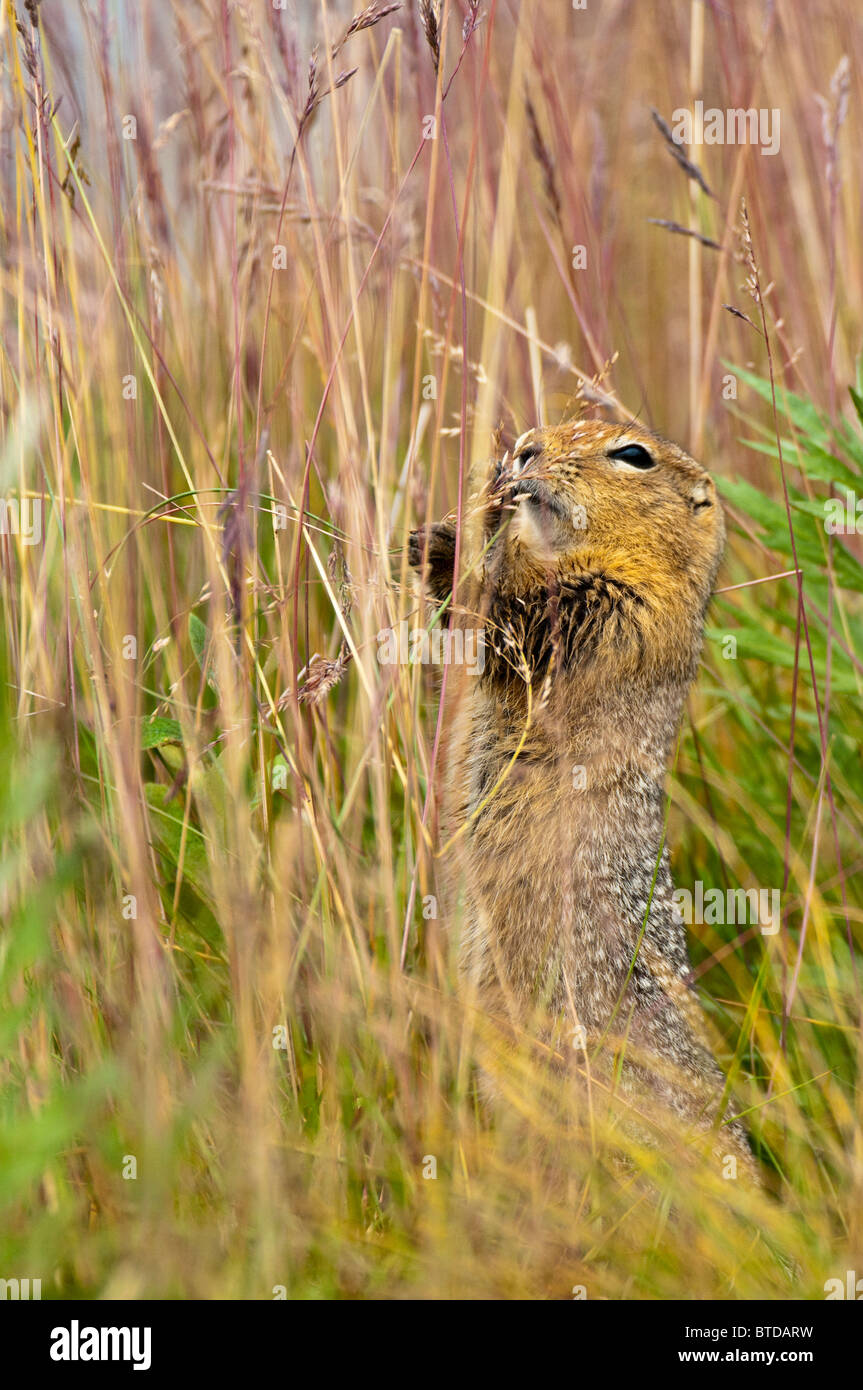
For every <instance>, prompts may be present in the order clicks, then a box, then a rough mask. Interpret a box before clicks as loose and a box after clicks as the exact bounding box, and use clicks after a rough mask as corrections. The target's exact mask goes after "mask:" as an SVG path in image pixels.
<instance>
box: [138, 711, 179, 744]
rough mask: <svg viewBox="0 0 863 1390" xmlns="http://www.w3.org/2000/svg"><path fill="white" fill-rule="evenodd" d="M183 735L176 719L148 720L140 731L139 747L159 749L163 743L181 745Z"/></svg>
mask: <svg viewBox="0 0 863 1390" xmlns="http://www.w3.org/2000/svg"><path fill="white" fill-rule="evenodd" d="M182 742H183V734H182V731H181V729H180V725H179V724H178V723H177V720H176V719H163V718H162V717H161V716H157V717H156V718H155V719H151V720H149V722H148V723H146V724H145V725H144V728H143V729H142V731H141V747H142V749H147V748H160V747H161V745H162V744H163V743H182Z"/></svg>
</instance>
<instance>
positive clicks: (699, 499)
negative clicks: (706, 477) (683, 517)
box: [689, 482, 713, 512]
mask: <svg viewBox="0 0 863 1390" xmlns="http://www.w3.org/2000/svg"><path fill="white" fill-rule="evenodd" d="M689 501H690V505H691V507H692V510H693V511H694V512H700V511H702V510H703V508H704V507H712V506H713V498H712V497H711V496H710V488H709V487H708V486H707V483H704V482H700V483H696V484H695V487H694V488H693V489H692V491H691V492H690V494H689Z"/></svg>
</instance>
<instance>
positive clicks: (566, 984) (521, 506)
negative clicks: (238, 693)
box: [409, 420, 754, 1173]
mask: <svg viewBox="0 0 863 1390" xmlns="http://www.w3.org/2000/svg"><path fill="white" fill-rule="evenodd" d="M478 515H479V517H480V522H479V524H478V525H477V526H476V527H475V529H474V533H473V534H471V532H470V531H469V530H468V531H467V533H466V541H465V545H464V547H463V549H462V556H463V559H462V560H461V562H460V564H459V571H460V576H464V577H463V578H460V579H459V581H458V584H457V590H456V598H455V602H454V604H453V610H454V613H455V614H456V616H455V617H454V618H453V622H454V623H455V624H458V625H461V626H463V627H466V628H470V627H476V628H477V630H478V631H479V632H480V633H481V635H482V639H483V656H484V665H483V669H482V671H481V674H479V675H472V674H470V673H467V672H461V673H459V672H457V671H456V672H451V677H452V678H453V687H454V688H453V693H452V695H451V696H448V702H450V700H451V708H452V710H453V725H452V727H451V729H450V731H449V739H448V749H447V756H446V792H445V797H444V803H445V804H444V813H445V823H446V824H447V828H448V831H449V832H450V833H451V835H452V837H453V838H454V840H455V841H456V849H457V855H456V862H457V864H458V874H459V878H460V880H461V881H462V885H463V910H462V914H461V923H460V930H461V945H460V956H461V969H462V973H463V977H464V980H465V982H466V984H467V986H468V987H469V989H470V991H471V995H472V998H473V999H474V1000H475V1001H476V1002H477V1003H478V1004H479V1006H480V1007H481V1008H482V1009H483V1010H484V1011H486V1012H487V1013H488V1014H489V1015H490V1016H492V1017H494V1018H496V1019H498V1020H500V1021H502V1022H506V1021H507V1020H508V1021H509V1023H510V1024H511V1025H512V1026H514V1027H515V1028H516V1029H517V1030H518V1031H519V1032H521V1033H522V1034H523V1033H524V1031H526V1030H527V1031H529V1030H536V1029H537V1028H539V1029H540V1030H541V1031H543V1030H544V1035H545V1036H546V1037H549V1036H554V1038H555V1039H557V1040H561V1039H565V1038H566V1037H568V1038H569V1040H570V1042H571V1043H572V1046H573V1047H574V1049H575V1052H576V1054H581V1055H583V1057H584V1058H585V1059H586V1058H587V1057H591V1058H592V1059H593V1063H594V1065H597V1057H598V1053H599V1051H601V1050H603V1049H604V1051H605V1053H606V1054H607V1055H608V1056H610V1057H611V1058H612V1059H613V1060H612V1062H610V1064H609V1070H608V1073H607V1074H608V1075H611V1074H614V1076H615V1077H616V1078H617V1079H618V1081H619V1082H620V1084H622V1087H623V1089H624V1090H629V1091H630V1093H632V1092H635V1093H636V1094H641V1095H642V1097H643V1096H645V1095H646V1096H648V1097H649V1098H650V1099H651V1100H652V1101H655V1099H657V1098H661V1100H662V1101H663V1102H664V1104H666V1105H667V1106H668V1107H669V1108H670V1110H671V1111H673V1112H676V1115H677V1116H678V1117H679V1118H682V1119H683V1120H684V1121H685V1122H687V1123H690V1122H691V1123H692V1126H693V1129H694V1131H695V1133H696V1134H698V1133H699V1132H700V1131H705V1132H706V1131H708V1130H710V1129H711V1127H713V1126H715V1124H716V1123H717V1120H718V1118H719V1116H718V1107H719V1102H720V1097H721V1095H722V1092H723V1085H724V1081H723V1075H722V1073H721V1071H720V1069H719V1067H718V1066H717V1064H716V1061H715V1060H714V1057H713V1055H712V1051H711V1047H710V1042H709V1036H708V1031H707V1027H706V1019H705V1017H704V1015H703V1012H702V1010H701V1008H700V1005H699V1003H698V1001H697V999H696V997H695V995H694V993H693V990H692V973H691V965H690V961H689V956H688V951H687V945H686V934H685V928H684V925H683V922H682V920H681V919H680V917H679V915H678V914H677V913H676V911H675V907H674V902H673V885H672V879H671V871H670V867H669V855H668V848H667V845H666V843H665V835H664V826H665V821H666V806H667V792H666V788H665V786H664V782H665V778H666V773H667V770H668V767H669V764H670V761H671V759H672V757H673V754H674V749H675V745H676V739H677V734H678V729H679V726H680V722H681V717H682V712H683V705H684V701H685V699H686V695H687V692H688V690H689V688H690V686H691V684H692V681H693V679H694V677H695V673H696V668H697V665H698V660H699V654H700V651H701V644H702V634H703V626H704V616H705V610H706V608H707V604H708V601H709V599H710V595H711V592H712V589H713V585H714V581H715V578H716V573H717V569H718V567H719V563H720V559H721V556H722V552H723V548H724V543H725V526H724V521H723V517H722V511H721V508H720V505H719V501H718V498H717V494H716V488H715V486H714V484H713V482H712V480H711V478H710V477H709V475H708V474H707V473H706V472H705V470H704V469H703V468H702V467H701V466H700V465H699V464H698V463H696V462H695V460H694V459H692V458H690V457H689V456H688V455H687V454H686V453H684V451H683V450H682V449H680V448H678V447H677V446H676V445H674V444H671V443H669V442H667V441H666V440H664V439H660V438H659V437H657V436H656V435H654V434H652V433H650V432H648V431H647V430H645V429H643V428H641V427H639V426H636V425H633V424H629V425H619V424H610V423H605V422H598V421H585V420H580V421H576V422H574V423H569V424H565V425H561V426H558V427H553V428H542V429H536V430H531V431H529V432H528V433H527V434H524V435H522V437H521V438H520V439H519V440H518V441H517V443H516V445H515V447H514V449H513V452H512V457H510V455H509V453H507V454H506V455H505V456H504V458H503V459H502V460H500V461H497V462H495V463H494V465H493V466H492V468H491V471H490V476H489V478H488V480H487V482H486V484H485V486H484V488H483V491H482V494H481V496H480V498H479V511H478ZM455 537H456V532H455V525H454V523H453V522H452V521H443V522H440V523H436V524H434V525H432V526H427V527H422V528H420V529H419V530H418V531H415V532H413V533H412V536H411V539H410V553H409V558H410V561H411V563H412V565H413V566H414V567H415V568H417V569H418V570H419V571H420V572H421V573H422V574H423V576H424V580H425V585H426V588H427V592H428V594H429V596H430V597H431V599H432V600H433V601H434V602H435V603H437V604H441V603H443V602H444V600H445V599H446V598H447V596H448V595H449V594H450V591H451V589H452V584H453V561H454V552H455ZM454 854H455V851H454ZM453 872H455V870H453ZM563 1051H564V1053H566V1051H567V1049H566V1046H565V1045H563ZM654 1108H655V1107H654ZM713 1151H714V1153H716V1154H721V1153H722V1152H724V1151H726V1152H730V1153H733V1154H735V1155H736V1156H737V1157H742V1159H743V1162H744V1167H745V1168H746V1169H747V1170H748V1171H749V1172H750V1173H752V1172H754V1165H753V1161H752V1157H751V1151H750V1149H749V1145H748V1140H747V1137H746V1134H745V1131H744V1130H743V1127H742V1126H741V1125H740V1124H739V1123H738V1122H732V1123H731V1124H727V1123H726V1124H725V1125H724V1127H723V1128H722V1130H721V1138H720V1136H719V1135H718V1134H717V1135H715V1136H714V1140H713Z"/></svg>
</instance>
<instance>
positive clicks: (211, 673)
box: [189, 613, 219, 694]
mask: <svg viewBox="0 0 863 1390" xmlns="http://www.w3.org/2000/svg"><path fill="white" fill-rule="evenodd" d="M189 641H190V642H191V644H192V651H193V652H194V653H195V660H196V661H197V663H198V665H199V666H200V668H201V670H202V671H203V669H204V658H205V657H206V653H207V643H208V641H209V635H208V633H207V625H206V623H203V622H201V619H200V618H199V617H198V615H197V613H190V614H189ZM207 685H208V686H209V687H210V689H211V690H214V691H215V692H216V694H218V693H219V685H218V682H217V680H216V672H215V670H214V668H213V663H212V662H210V664H209V665H208V667H207Z"/></svg>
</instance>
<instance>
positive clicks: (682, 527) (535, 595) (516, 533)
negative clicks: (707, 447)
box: [487, 421, 725, 674]
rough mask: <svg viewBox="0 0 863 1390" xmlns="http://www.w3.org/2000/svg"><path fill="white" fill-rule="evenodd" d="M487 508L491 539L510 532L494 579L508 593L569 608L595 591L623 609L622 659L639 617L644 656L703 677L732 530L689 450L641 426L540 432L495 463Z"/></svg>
mask: <svg viewBox="0 0 863 1390" xmlns="http://www.w3.org/2000/svg"><path fill="white" fill-rule="evenodd" d="M488 503H489V507H488V512H487V537H491V535H493V534H494V533H495V532H496V531H498V530H500V534H499V537H498V539H497V540H496V541H495V542H494V544H493V546H492V548H491V550H490V551H489V564H488V567H487V575H488V577H489V578H490V577H491V576H492V575H493V583H494V587H495V589H496V590H497V592H498V594H499V596H500V597H501V598H511V599H514V600H517V601H518V602H520V603H522V604H524V603H527V604H528V605H530V603H531V600H534V602H535V603H537V604H541V603H543V602H544V601H545V600H544V596H545V595H547V594H549V593H552V594H559V599H558V600H556V602H557V604H558V606H559V607H560V608H562V607H563V606H564V605H565V604H566V602H567V595H579V594H584V593H585V592H588V593H591V594H594V595H595V596H596V602H595V604H594V606H595V607H597V611H599V610H600V609H603V608H605V609H607V608H608V607H609V605H610V607H611V609H612V610H614V612H613V614H612V617H613V618H614V621H613V622H612V623H611V626H610V629H609V631H607V632H606V633H605V637H606V638H611V639H612V644H613V645H614V647H615V648H616V649H617V652H618V656H621V655H623V653H622V650H621V648H622V647H625V645H626V643H625V629H626V627H628V626H630V625H629V624H628V623H627V622H626V621H625V620H626V618H627V615H631V616H633V617H634V618H636V617H637V620H636V622H635V623H634V624H633V625H632V626H633V628H634V629H636V630H637V633H638V647H639V648H640V649H641V650H642V651H643V650H644V649H645V647H646V648H647V650H648V651H649V652H651V653H652V655H653V656H654V657H655V658H656V659H657V660H658V664H659V665H660V666H663V665H665V666H667V667H673V668H674V669H675V671H676V672H677V673H679V674H683V672H684V671H692V670H694V662H695V660H696V659H697V651H698V647H699V646H700V640H701V627H702V622H703V616H704V610H705V607H706V604H707V601H708V599H709V597H710V593H711V590H712V588H713V583H714V580H715V578H716V572H717V569H718V567H719V562H720V559H721V556H722V550H723V546H724V541H725V526H724V522H723V517H722V511H721V508H720V505H719V501H718V498H717V494H716V488H715V486H714V484H713V482H712V480H711V478H710V477H709V475H708V474H707V473H706V472H705V470H704V469H703V468H702V467H701V466H700V464H698V463H696V462H695V460H694V459H692V458H690V457H689V455H688V454H686V453H684V451H683V450H682V449H680V448H678V447H677V446H676V445H675V444H671V443H669V442H668V441H667V440H664V439H661V438H659V437H658V436H656V435H654V434H652V433H650V432H649V431H648V430H645V429H643V428H641V427H640V426H638V425H619V424H607V423H604V422H600V421H576V422H574V423H571V424H566V425H560V426H556V427H551V428H543V429H535V430H530V431H528V432H527V433H526V434H523V435H522V436H521V438H520V439H519V440H518V441H517V443H516V445H515V448H514V450H513V453H512V457H511V458H510V456H509V454H507V455H505V456H504V458H503V460H501V461H500V462H498V463H497V464H495V466H494V468H493V471H492V476H491V479H490V481H489V485H488ZM594 627H595V628H596V629H597V630H596V632H595V636H596V637H597V639H598V638H599V631H598V625H597V624H594ZM649 664H651V665H652V664H653V663H652V662H650V663H649Z"/></svg>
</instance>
